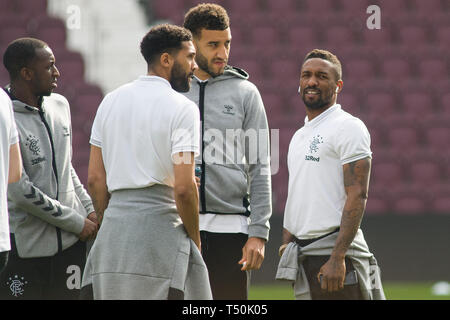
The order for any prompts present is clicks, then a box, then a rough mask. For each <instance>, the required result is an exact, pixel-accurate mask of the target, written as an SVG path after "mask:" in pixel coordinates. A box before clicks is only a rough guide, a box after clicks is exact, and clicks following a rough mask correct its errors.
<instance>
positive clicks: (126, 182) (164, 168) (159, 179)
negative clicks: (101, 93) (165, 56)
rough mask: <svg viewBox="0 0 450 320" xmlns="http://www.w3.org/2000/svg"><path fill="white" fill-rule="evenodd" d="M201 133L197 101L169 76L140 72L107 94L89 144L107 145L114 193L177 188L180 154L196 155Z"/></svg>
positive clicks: (105, 151)
mask: <svg viewBox="0 0 450 320" xmlns="http://www.w3.org/2000/svg"><path fill="white" fill-rule="evenodd" d="M124 119H129V121H123V120H124ZM199 135H200V114H199V110H198V108H197V106H196V105H195V104H194V103H193V102H192V101H190V100H189V99H188V98H186V97H185V96H183V95H182V94H180V93H178V92H176V91H174V90H173V89H172V87H171V86H170V83H169V82H168V81H167V80H165V79H163V78H160V77H156V76H141V77H139V78H138V79H137V80H135V81H133V82H132V83H129V84H126V85H123V86H121V87H119V88H118V89H116V90H114V91H112V92H111V93H109V94H108V95H106V97H105V98H104V99H103V101H102V103H101V104H100V106H99V108H98V111H97V115H96V117H95V120H94V124H93V127H92V134H91V140H90V143H91V144H93V145H95V146H97V147H100V148H102V147H103V146H104V148H102V155H103V161H104V164H105V170H106V176H107V185H108V190H109V192H112V191H114V190H119V189H136V188H145V187H148V186H151V185H154V184H164V185H167V186H169V187H173V185H174V172H173V165H174V161H176V160H177V153H178V152H194V154H195V155H196V156H197V155H198V154H199V143H200V141H199V140H200V138H199ZM121 150H128V152H123V151H121ZM117 155H120V156H117ZM172 156H174V157H173V158H172Z"/></svg>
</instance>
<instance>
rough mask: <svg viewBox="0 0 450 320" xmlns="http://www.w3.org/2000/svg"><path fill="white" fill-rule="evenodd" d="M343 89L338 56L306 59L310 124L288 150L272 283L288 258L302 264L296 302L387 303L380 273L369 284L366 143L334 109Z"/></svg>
mask: <svg viewBox="0 0 450 320" xmlns="http://www.w3.org/2000/svg"><path fill="white" fill-rule="evenodd" d="M342 87H343V81H342V68H341V64H340V62H339V60H338V58H337V57H336V56H335V55H333V54H332V53H330V52H328V51H325V50H319V49H315V50H313V51H311V52H310V53H308V54H307V55H306V57H305V60H304V62H303V66H302V69H301V76H300V87H299V93H300V95H301V98H302V100H303V102H304V104H305V106H306V115H307V116H306V119H305V125H304V126H303V127H302V128H301V129H299V130H298V131H297V132H296V133H295V134H294V136H293V138H292V140H291V143H290V146H289V153H288V160H287V162H288V169H289V189H288V199H287V202H286V208H285V216H284V224H283V226H284V231H283V233H284V236H283V243H284V244H283V245H282V246H281V247H280V254H281V255H283V256H282V259H281V261H280V266H279V269H278V273H277V279H286V277H285V276H283V275H282V273H283V270H288V269H283V267H285V266H286V265H285V263H286V262H287V260H288V258H289V257H292V254H293V253H294V255H296V256H300V260H299V261H301V263H300V264H299V265H298V267H299V270H300V271H299V272H298V275H297V278H296V279H295V282H296V283H295V285H294V291H295V294H296V298H297V299H305V298H310V299H379V298H381V299H382V298H384V294H383V293H382V289H381V291H380V286H381V284H380V281H379V273H378V274H377V276H378V278H377V281H375V280H376V279H375V278H374V277H373V275H374V272H372V271H374V270H376V271H379V270H378V267H376V260H375V258H374V257H373V254H371V253H370V252H369V249H368V246H367V244H366V241H365V240H364V236H363V234H362V231H361V229H360V228H359V227H360V223H361V219H362V217H363V214H364V210H365V206H366V201H367V196H368V188H369V177H370V168H371V158H372V152H371V150H370V135H369V132H368V130H367V128H366V126H365V125H364V123H363V122H362V121H361V120H360V119H358V118H356V117H354V116H352V115H351V114H349V113H347V112H345V111H344V110H343V109H342V108H341V106H340V105H339V104H337V103H336V99H337V95H338V93H339V92H340V91H341V90H342ZM294 246H295V250H292V247H294ZM298 247H300V250H298ZM288 249H289V250H288ZM283 252H284V254H283ZM292 261H298V259H297V260H295V259H293V260H292ZM299 275H300V276H299ZM292 280H294V279H292ZM375 282H376V284H377V285H376V288H374V287H375V286H374V284H375ZM374 290H376V293H375V291H374Z"/></svg>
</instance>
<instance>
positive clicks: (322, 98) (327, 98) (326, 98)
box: [302, 88, 333, 110]
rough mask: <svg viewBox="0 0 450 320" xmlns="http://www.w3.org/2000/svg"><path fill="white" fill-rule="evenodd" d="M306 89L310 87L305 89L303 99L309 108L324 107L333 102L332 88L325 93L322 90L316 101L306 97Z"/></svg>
mask: <svg viewBox="0 0 450 320" xmlns="http://www.w3.org/2000/svg"><path fill="white" fill-rule="evenodd" d="M306 89H308V88H305V89H303V93H302V100H303V102H304V103H305V105H306V106H307V107H308V108H309V109H313V110H318V109H322V108H324V107H326V106H327V105H329V104H331V101H332V99H333V92H332V91H331V90H330V92H325V93H324V94H323V93H322V91H321V92H320V94H319V97H318V99H317V100H315V101H311V100H308V99H306V97H305V91H306Z"/></svg>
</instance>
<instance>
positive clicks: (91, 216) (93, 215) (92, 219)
mask: <svg viewBox="0 0 450 320" xmlns="http://www.w3.org/2000/svg"><path fill="white" fill-rule="evenodd" d="M87 218H88V219H89V220H91V221H92V222H94V223H95V224H97V228H99V227H100V226H99V225H98V220H97V214H96V213H95V211H92V212H91V213H89V214H88V216H87Z"/></svg>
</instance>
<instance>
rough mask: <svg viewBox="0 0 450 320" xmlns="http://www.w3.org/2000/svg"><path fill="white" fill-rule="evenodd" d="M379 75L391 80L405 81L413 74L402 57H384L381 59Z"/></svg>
mask: <svg viewBox="0 0 450 320" xmlns="http://www.w3.org/2000/svg"><path fill="white" fill-rule="evenodd" d="M381 76H382V77H383V78H385V79H389V80H393V81H405V80H409V79H410V78H411V77H412V76H413V71H412V68H411V65H410V63H409V62H408V61H407V60H405V59H404V57H403V58H402V57H392V58H389V57H386V58H382V61H381Z"/></svg>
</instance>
